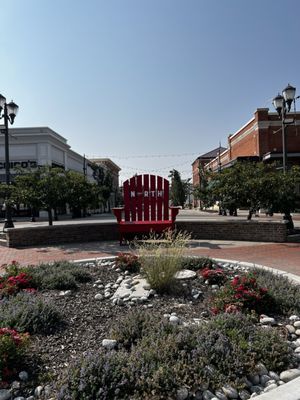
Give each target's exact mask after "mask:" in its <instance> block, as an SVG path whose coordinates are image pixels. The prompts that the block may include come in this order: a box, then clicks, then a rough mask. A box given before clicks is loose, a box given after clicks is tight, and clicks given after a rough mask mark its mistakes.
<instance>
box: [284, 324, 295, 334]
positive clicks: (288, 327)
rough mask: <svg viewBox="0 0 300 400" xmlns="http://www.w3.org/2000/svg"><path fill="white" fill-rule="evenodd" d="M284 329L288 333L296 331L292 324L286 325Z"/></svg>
mask: <svg viewBox="0 0 300 400" xmlns="http://www.w3.org/2000/svg"><path fill="white" fill-rule="evenodd" d="M286 329H287V330H288V332H289V333H295V331H296V329H295V328H294V327H293V325H286Z"/></svg>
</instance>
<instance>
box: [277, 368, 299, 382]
mask: <svg viewBox="0 0 300 400" xmlns="http://www.w3.org/2000/svg"><path fill="white" fill-rule="evenodd" d="M298 376H300V369H296V368H291V369H287V370H285V371H283V372H281V374H280V379H281V380H282V381H284V382H289V381H291V380H293V379H295V378H297V377H298Z"/></svg>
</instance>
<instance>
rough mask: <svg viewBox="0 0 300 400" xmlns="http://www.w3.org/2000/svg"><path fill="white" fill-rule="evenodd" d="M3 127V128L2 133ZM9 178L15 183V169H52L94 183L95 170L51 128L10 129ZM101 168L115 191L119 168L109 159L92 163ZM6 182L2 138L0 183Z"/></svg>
mask: <svg viewBox="0 0 300 400" xmlns="http://www.w3.org/2000/svg"><path fill="white" fill-rule="evenodd" d="M2 129H4V126H1V125H0V133H3V132H2ZM9 159H10V174H11V177H12V179H13V176H14V174H15V171H14V168H16V167H21V168H24V169H28V171H29V170H30V169H34V168H37V167H38V166H43V165H49V166H52V167H60V168H63V169H64V170H72V171H75V172H79V173H81V174H85V175H86V177H87V179H88V180H89V181H91V182H93V181H94V178H93V170H92V168H91V166H90V164H89V160H87V159H86V158H85V157H84V155H81V154H78V153H76V152H75V151H73V150H72V149H71V146H70V145H68V143H67V139H65V138H64V137H63V136H61V135H59V134H58V133H57V132H55V131H53V130H52V129H50V128H48V127H34V128H10V129H9ZM91 161H94V162H96V163H99V164H101V165H102V166H103V167H104V169H105V171H109V172H110V173H111V176H112V178H113V187H114V188H118V185H119V171H120V168H119V167H118V166H117V165H116V164H115V163H114V162H113V161H111V160H110V159H108V158H101V159H95V160H91ZM1 182H5V148H4V135H3V134H2V135H0V183H1ZM116 193H117V191H116V190H115V189H114V191H113V193H112V195H111V202H110V203H111V205H115V199H116Z"/></svg>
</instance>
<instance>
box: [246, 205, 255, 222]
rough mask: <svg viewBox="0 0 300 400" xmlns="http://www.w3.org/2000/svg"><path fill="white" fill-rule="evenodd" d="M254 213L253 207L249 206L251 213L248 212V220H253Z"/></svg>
mask: <svg viewBox="0 0 300 400" xmlns="http://www.w3.org/2000/svg"><path fill="white" fill-rule="evenodd" d="M253 213H254V210H253V208H249V214H248V216H247V220H248V221H250V220H251V218H252V215H253Z"/></svg>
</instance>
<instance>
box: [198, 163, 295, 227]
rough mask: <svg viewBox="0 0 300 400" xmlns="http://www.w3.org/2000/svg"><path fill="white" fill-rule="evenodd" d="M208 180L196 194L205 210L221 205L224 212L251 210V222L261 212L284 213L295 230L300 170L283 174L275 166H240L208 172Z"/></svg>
mask: <svg viewBox="0 0 300 400" xmlns="http://www.w3.org/2000/svg"><path fill="white" fill-rule="evenodd" d="M204 179H205V184H202V186H199V187H198V188H196V189H195V193H196V196H197V197H198V198H199V199H200V200H202V201H203V202H204V204H205V206H211V205H212V204H215V203H216V202H217V201H218V202H219V204H220V206H221V208H224V209H229V210H230V209H237V208H241V207H245V208H247V209H248V210H249V214H248V219H251V217H252V214H253V212H254V211H255V210H258V209H259V208H264V209H267V210H269V211H270V212H281V213H283V214H284V218H285V220H287V221H288V223H289V225H288V226H289V228H293V223H292V219H291V215H290V213H291V212H292V211H293V210H294V209H295V207H296V205H297V200H299V195H298V194H297V190H296V188H297V185H299V183H300V168H299V167H293V168H292V169H290V170H289V171H287V172H286V173H283V172H282V171H278V170H277V169H276V166H275V165H273V164H272V165H266V164H263V163H249V162H239V163H236V164H235V165H234V166H232V167H231V168H226V169H224V170H222V171H221V172H215V173H213V172H207V173H206V175H205V176H204Z"/></svg>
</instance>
